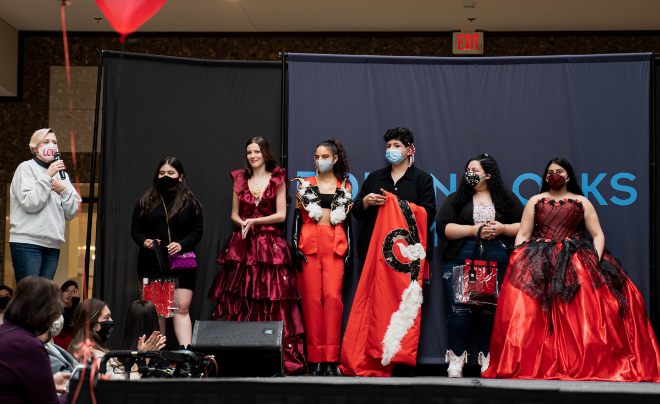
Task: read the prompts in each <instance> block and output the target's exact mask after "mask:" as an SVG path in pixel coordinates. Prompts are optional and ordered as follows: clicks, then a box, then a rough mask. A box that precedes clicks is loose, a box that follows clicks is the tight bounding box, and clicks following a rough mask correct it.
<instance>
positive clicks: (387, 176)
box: [352, 128, 436, 262]
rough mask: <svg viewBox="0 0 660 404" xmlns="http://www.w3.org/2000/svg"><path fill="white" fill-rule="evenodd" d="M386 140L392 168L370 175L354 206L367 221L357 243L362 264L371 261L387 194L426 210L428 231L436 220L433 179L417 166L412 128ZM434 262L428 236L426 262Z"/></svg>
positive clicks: (390, 131)
mask: <svg viewBox="0 0 660 404" xmlns="http://www.w3.org/2000/svg"><path fill="white" fill-rule="evenodd" d="M383 139H384V140H385V144H386V152H385V158H387V160H388V161H389V162H390V165H388V166H387V167H385V168H381V169H380V170H376V171H374V172H372V173H370V174H369V176H368V177H367V179H366V180H364V183H363V184H362V188H360V193H359V194H358V196H357V197H356V198H355V201H354V203H353V210H352V212H353V216H355V218H356V219H358V220H361V221H362V222H363V223H362V230H361V231H360V235H359V236H358V240H357V252H358V257H359V258H360V260H362V261H364V259H365V258H367V251H368V250H369V241H370V240H371V234H372V233H373V231H374V225H375V224H376V217H377V216H378V207H379V206H380V205H384V204H385V196H383V191H387V192H391V193H393V194H394V195H396V196H397V198H402V199H405V200H406V201H408V202H412V203H414V204H415V205H417V206H421V207H423V208H424V209H425V210H426V215H427V216H426V218H427V226H428V227H427V230H428V229H430V228H431V225H432V224H433V220H434V219H435V212H436V205H435V190H434V189H433V178H432V177H431V175H430V174H428V173H426V172H424V171H422V170H420V169H419V168H417V167H415V166H414V165H413V162H414V161H415V158H414V153H415V146H414V145H413V133H412V131H411V130H410V129H408V128H394V129H388V130H387V132H386V133H385V136H383ZM372 206H373V208H372ZM432 259H433V237H427V248H426V261H427V262H430V261H431V260H432Z"/></svg>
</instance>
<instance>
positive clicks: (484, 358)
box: [479, 352, 490, 373]
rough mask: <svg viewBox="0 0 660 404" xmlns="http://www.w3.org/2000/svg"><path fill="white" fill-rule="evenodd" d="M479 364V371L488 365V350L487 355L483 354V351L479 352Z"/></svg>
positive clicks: (483, 370)
mask: <svg viewBox="0 0 660 404" xmlns="http://www.w3.org/2000/svg"><path fill="white" fill-rule="evenodd" d="M479 364H480V365H481V373H483V372H485V371H486V369H488V365H490V352H488V356H484V353H483V352H479Z"/></svg>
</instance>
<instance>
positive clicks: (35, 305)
mask: <svg viewBox="0 0 660 404" xmlns="http://www.w3.org/2000/svg"><path fill="white" fill-rule="evenodd" d="M63 306H64V305H63V303H62V294H61V291H60V288H59V287H57V285H56V284H55V283H54V282H53V281H51V280H48V279H46V278H40V277H38V276H28V277H25V278H23V279H22V280H21V281H20V282H19V283H18V285H17V287H16V292H15V293H14V296H13V297H12V299H11V301H10V302H9V304H8V305H7V308H6V309H5V312H4V315H5V322H4V324H2V325H0V380H2V382H1V383H0V402H2V403H3V404H18V403H40V404H41V403H43V404H54V403H66V402H67V398H68V396H67V394H66V393H65V394H63V395H62V396H61V397H58V396H57V392H58V391H60V392H64V391H65V386H66V382H67V380H68V378H69V377H70V374H69V375H64V374H62V373H56V374H55V375H53V374H52V373H51V367H50V360H49V358H48V353H47V352H46V349H45V347H44V344H43V342H42V341H40V340H39V338H38V336H39V335H42V334H44V333H45V332H47V331H48V329H49V328H50V327H51V325H52V324H53V322H54V321H55V320H56V319H57V318H59V317H60V315H61V314H62V309H63Z"/></svg>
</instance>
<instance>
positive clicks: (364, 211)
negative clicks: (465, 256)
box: [340, 127, 436, 376]
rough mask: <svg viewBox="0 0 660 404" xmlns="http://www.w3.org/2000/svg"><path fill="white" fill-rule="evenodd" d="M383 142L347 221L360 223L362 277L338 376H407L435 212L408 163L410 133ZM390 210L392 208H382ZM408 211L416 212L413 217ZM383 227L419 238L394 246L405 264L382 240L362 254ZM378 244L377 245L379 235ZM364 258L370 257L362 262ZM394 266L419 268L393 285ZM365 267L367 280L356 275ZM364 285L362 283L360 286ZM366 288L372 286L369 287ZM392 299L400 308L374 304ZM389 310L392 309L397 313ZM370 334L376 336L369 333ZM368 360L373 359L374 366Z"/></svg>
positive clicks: (390, 134) (427, 181)
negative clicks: (379, 163) (380, 158)
mask: <svg viewBox="0 0 660 404" xmlns="http://www.w3.org/2000/svg"><path fill="white" fill-rule="evenodd" d="M383 140H384V141H385V158H386V159H387V161H388V162H389V163H390V164H389V165H388V166H387V167H385V168H381V169H380V170H376V171H374V172H371V173H370V174H369V176H368V177H367V178H366V179H365V180H364V183H363V184H362V187H361V188H360V192H359V194H358V196H357V197H356V198H355V200H354V204H353V210H352V212H353V216H354V217H355V218H356V219H358V220H360V221H362V229H361V231H360V235H359V236H358V240H357V252H358V257H359V258H360V261H362V265H361V270H362V276H361V278H360V283H359V285H358V288H357V290H356V295H355V299H354V301H353V306H352V307H351V314H350V316H349V320H348V324H347V326H346V331H345V333H344V339H343V341H342V348H341V349H342V351H341V360H340V362H341V366H340V370H341V371H342V373H343V374H346V375H355V376H391V375H393V374H394V375H406V376H408V375H410V374H414V365H415V363H416V358H417V345H418V342H419V321H420V320H419V318H420V317H419V312H420V309H421V300H422V296H421V295H422V287H421V282H422V279H423V275H421V274H420V272H423V271H424V269H425V266H427V265H429V261H431V260H432V259H433V237H431V236H430V235H428V230H429V229H430V228H431V225H432V224H433V220H434V219H435V213H436V202H435V189H434V187H433V177H432V176H431V175H430V174H428V173H426V172H424V171H422V170H420V169H419V168H417V167H416V165H415V164H414V162H415V145H414V143H413V142H414V138H413V132H412V131H411V130H410V129H408V128H403V127H397V128H393V129H388V130H387V132H386V133H385V136H383ZM388 205H389V206H388ZM413 205H414V206H413ZM390 207H391V208H392V210H390V209H388V208H390ZM404 210H405V213H404ZM384 211H388V212H398V213H397V214H394V213H387V214H383V215H381V214H380V213H379V212H384ZM415 211H416V212H417V214H415V213H414V212H415ZM395 216H396V217H395ZM401 218H403V219H405V220H404V222H403V223H405V226H406V227H408V229H409V230H410V231H407V230H403V229H401V228H398V229H394V228H392V226H395V225H397V226H399V225H403V223H402V222H399V221H398V219H401ZM377 224H378V227H377ZM383 229H391V230H392V231H395V230H399V231H402V232H406V233H401V234H399V235H398V236H397V237H398V238H399V239H400V238H402V237H404V236H403V235H402V234H408V235H409V236H411V238H410V240H408V241H412V240H413V239H417V238H419V240H418V242H415V243H413V245H410V246H402V245H401V244H398V245H399V247H404V248H405V249H406V254H408V253H409V252H410V253H412V254H413V255H409V256H410V257H413V256H414V259H413V258H410V259H409V261H407V262H406V263H403V262H402V261H400V260H399V258H396V255H395V254H397V253H400V252H401V251H402V250H400V249H399V247H397V249H396V251H395V250H394V249H393V247H394V244H396V243H394V242H393V243H392V245H391V246H390V247H391V248H388V247H387V244H386V243H385V242H384V241H383V244H382V245H380V246H372V248H371V253H370V244H371V242H372V240H376V239H377V238H374V232H375V231H377V232H378V234H379V235H380V234H381V231H383ZM413 233H414V236H412V234H413ZM392 237H394V236H392ZM378 240H379V241H378V242H379V243H380V237H378ZM374 247H375V248H374ZM408 247H410V248H412V250H410V249H408ZM386 249H388V251H389V253H392V254H393V255H392V256H389V258H388V259H389V260H386V259H383V257H384V251H385V250H386ZM374 250H380V251H382V253H381V254H380V255H372V254H374ZM372 256H373V257H374V258H370V257H372ZM406 259H408V258H404V261H405V260H406ZM395 260H396V261H398V263H399V264H401V265H402V266H406V268H407V269H410V270H411V271H412V268H413V267H416V266H419V268H420V269H419V270H417V271H415V274H413V272H410V276H409V278H408V279H403V278H404V277H405V276H406V275H404V276H403V277H401V278H399V279H398V281H400V282H396V281H392V279H391V278H388V276H389V275H390V272H388V271H392V272H396V273H402V272H398V271H397V270H395V269H393V268H394V266H392V265H395V266H396V265H397V264H394V261H395ZM408 264H410V266H409V267H408V266H407V265H408ZM365 269H366V273H367V274H368V275H367V277H365V276H364V274H365ZM365 279H370V281H364V280H365ZM404 283H405V285H403V284H404ZM374 284H377V285H378V287H374V288H372V286H373V285H374ZM394 296H396V297H395V299H398V301H399V302H400V304H396V307H394V303H389V305H385V304H379V303H380V300H381V299H383V297H386V298H390V297H394ZM404 300H405V302H404ZM397 308H400V310H399V311H397ZM399 319H400V321H399ZM394 323H396V324H394ZM375 329H378V331H373V330H375ZM365 330H369V335H368V337H366V336H365V334H366V333H367V331H365ZM385 330H387V331H385ZM381 331H383V335H374V334H380V332H381ZM404 336H405V338H406V339H405V340H404V339H403V338H404ZM365 339H368V340H369V342H366V340H365ZM376 339H379V341H376ZM395 352H396V353H395ZM395 355H396V356H395ZM375 356H378V357H379V358H381V359H379V360H377V359H375ZM393 365H396V367H394V366H393Z"/></svg>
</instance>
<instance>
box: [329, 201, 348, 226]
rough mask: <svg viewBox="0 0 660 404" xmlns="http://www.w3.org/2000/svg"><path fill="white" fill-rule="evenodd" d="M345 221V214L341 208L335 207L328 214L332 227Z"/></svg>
mask: <svg viewBox="0 0 660 404" xmlns="http://www.w3.org/2000/svg"><path fill="white" fill-rule="evenodd" d="M345 219H346V212H345V211H344V207H343V206H337V207H336V208H334V209H333V210H332V211H331V212H330V223H331V224H332V225H333V226H336V225H338V224H339V223H341V222H343V221H344V220H345Z"/></svg>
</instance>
